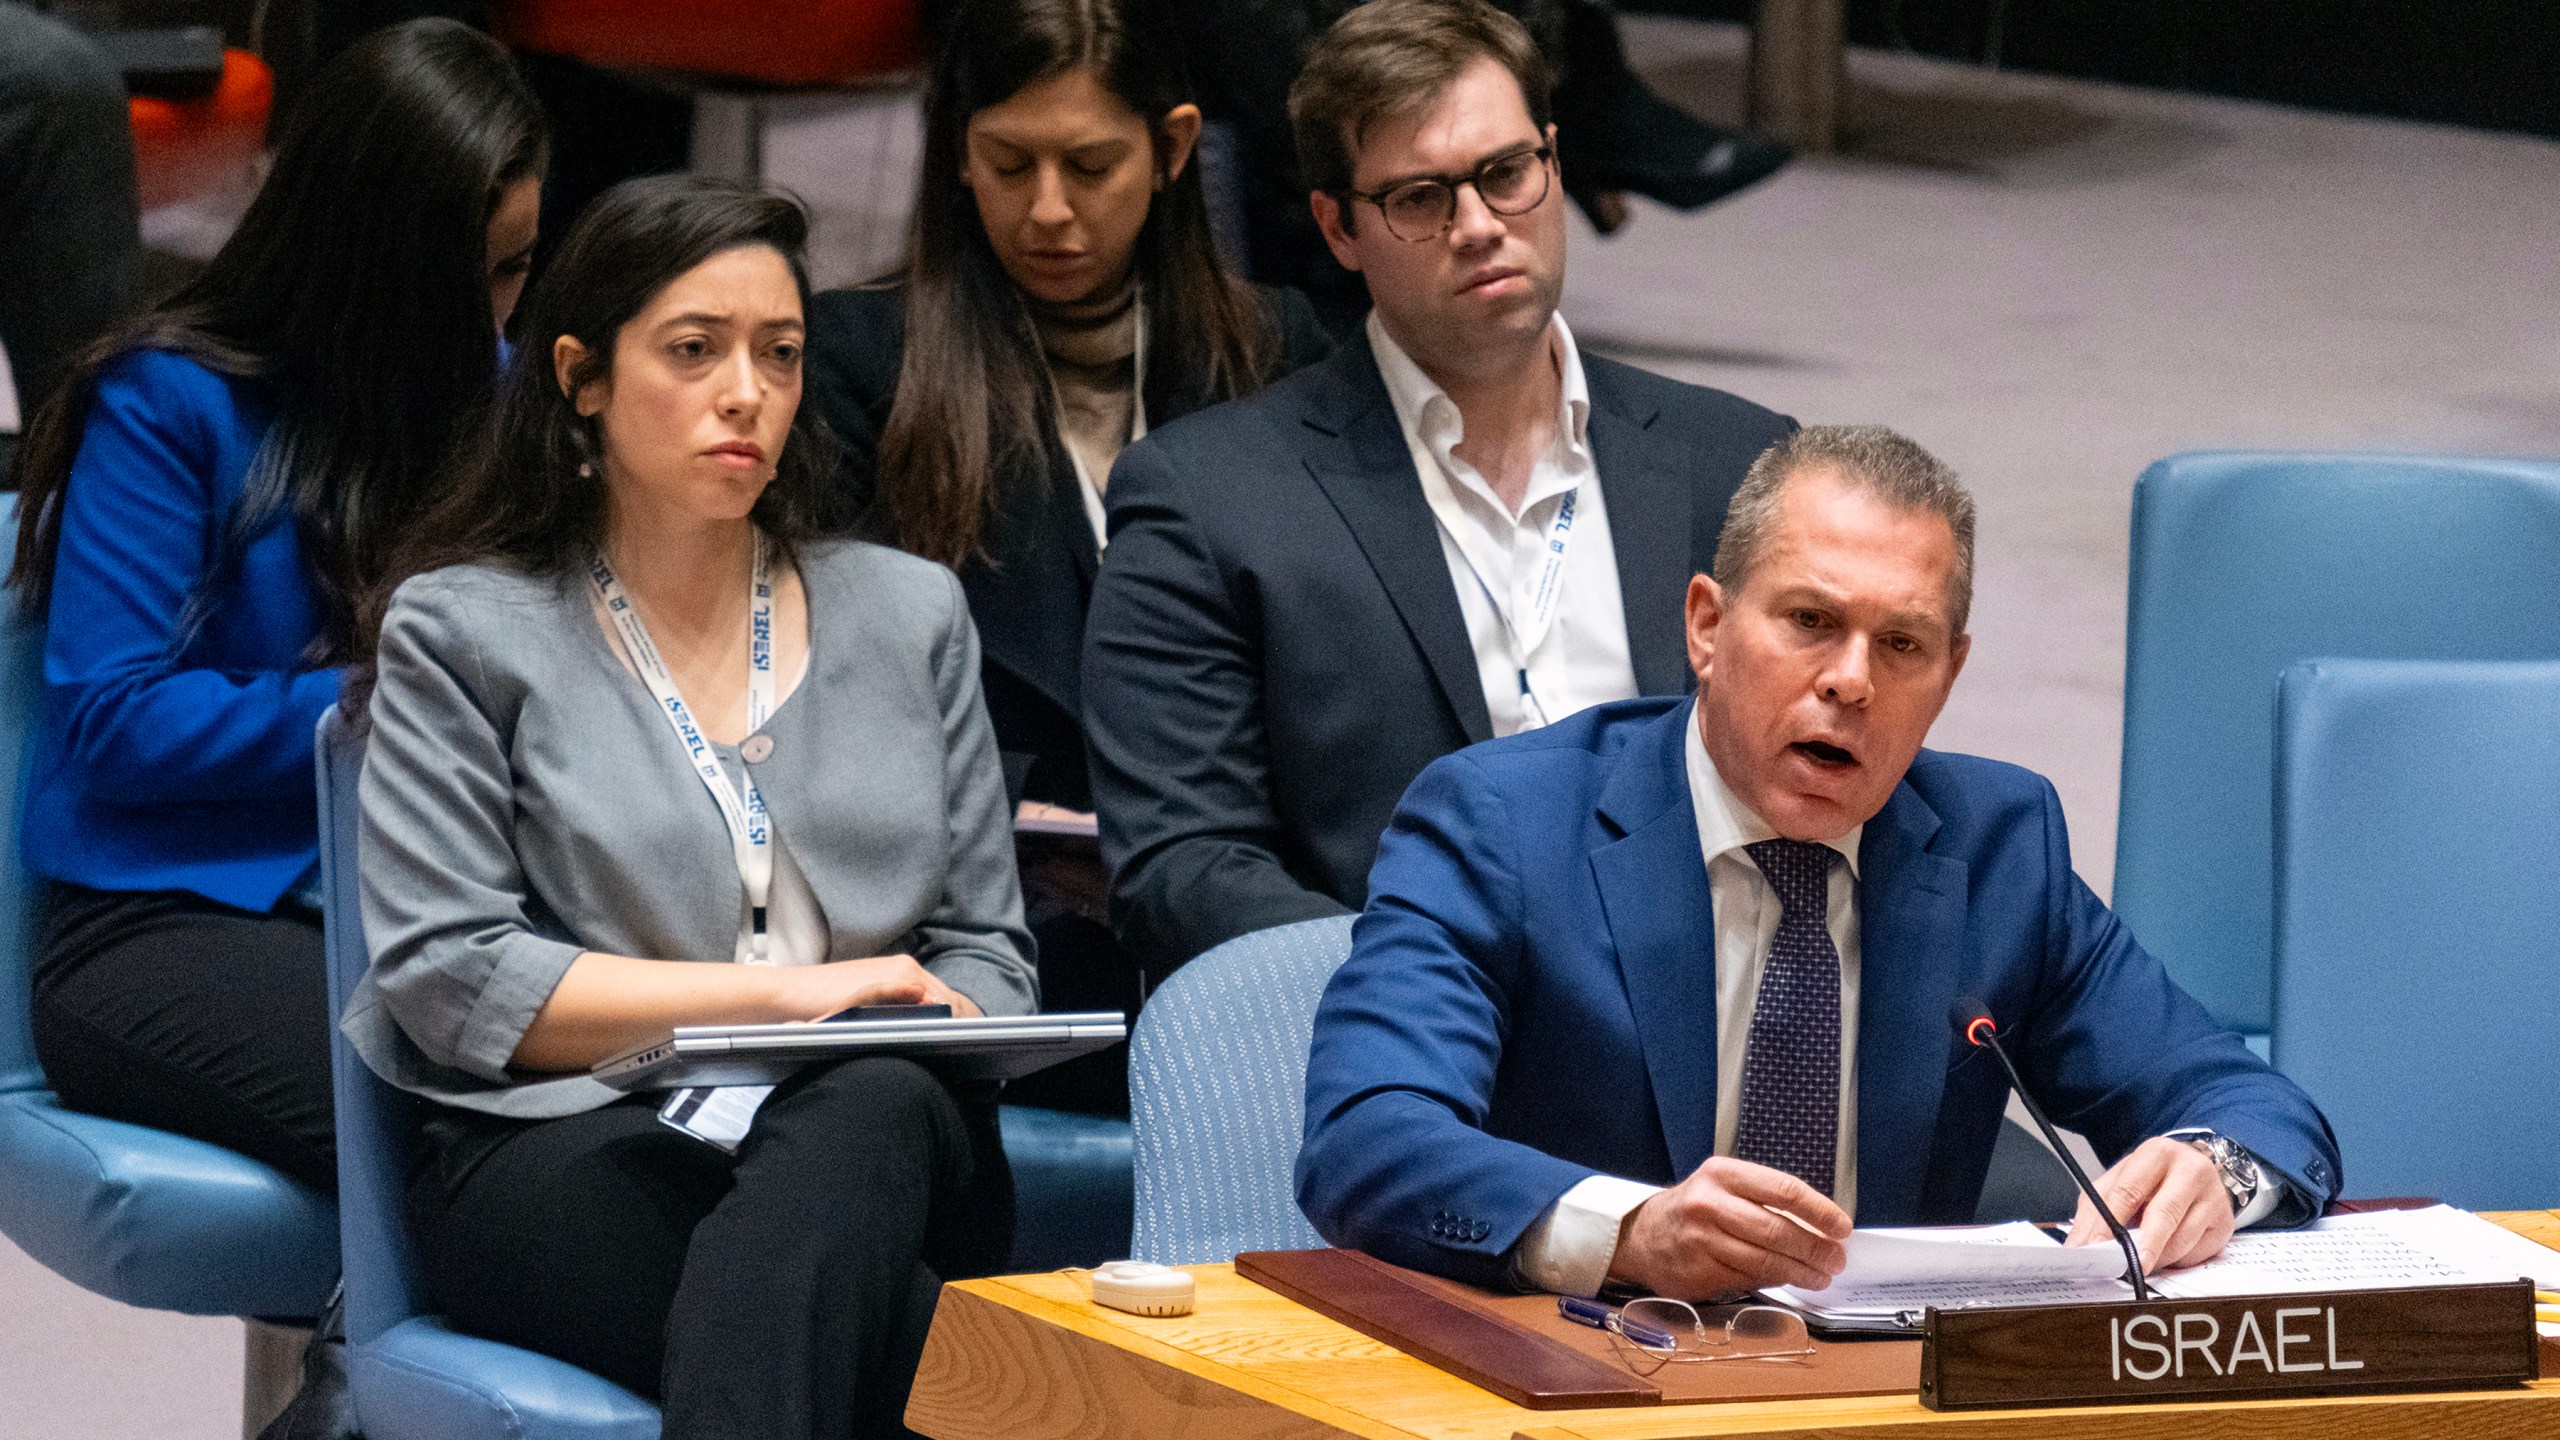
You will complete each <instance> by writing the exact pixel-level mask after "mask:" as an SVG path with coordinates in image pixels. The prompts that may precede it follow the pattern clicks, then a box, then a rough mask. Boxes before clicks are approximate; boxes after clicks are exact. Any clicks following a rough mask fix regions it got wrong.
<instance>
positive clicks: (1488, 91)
mask: <svg viewBox="0 0 2560 1440" xmlns="http://www.w3.org/2000/svg"><path fill="white" fill-rule="evenodd" d="M1547 95H1548V78H1547V74H1546V70H1545V68H1544V64H1543V62H1542V61H1541V60H1540V59H1539V57H1538V52H1537V49H1536V47H1535V46H1534V45H1533V44H1532V43H1531V40H1530V37H1529V35H1528V34H1527V32H1526V31H1525V30H1523V29H1522V28H1521V26H1520V25H1519V24H1518V22H1516V21H1514V20H1512V19H1511V18H1510V17H1508V16H1506V15H1504V14H1503V13H1502V12H1500V11H1499V10H1496V9H1495V8H1494V7H1492V6H1491V5H1489V4H1486V3H1484V0H1374V3H1371V4H1368V5H1364V6H1362V7H1360V8H1358V9H1356V10H1353V11H1351V12H1350V13H1349V14H1347V15H1345V16H1344V17H1343V18H1342V19H1341V20H1339V21H1338V22H1336V23H1335V24H1334V26H1333V27H1332V28H1331V29H1329V30H1328V31H1327V32H1326V33H1325V35H1324V36H1323V37H1322V38H1321V39H1320V40H1319V41H1318V42H1317V44H1316V45H1315V47H1314V49H1313V51H1312V52H1311V53H1310V55H1309V58H1308V60H1307V64H1306V68H1305V70H1304V71H1303V72H1302V73H1301V74H1300V76H1299V78H1298V81H1297V84H1296V86H1295V87H1294V88H1293V90H1292V91H1291V96H1290V114H1291V118H1292V121H1293V123H1294V125H1295V127H1296V130H1297V135H1298V146H1299V150H1300V156H1301V162H1302V165H1303V167H1304V169H1305V170H1306V172H1307V179H1308V181H1309V183H1310V184H1311V185H1312V187H1313V194H1312V195H1311V197H1310V201H1311V204H1312V205H1313V207H1314V211H1315V215H1316V219H1317V221H1318V223H1319V225H1320V226H1321V227H1322V229H1323V231H1324V234H1325V238H1326V242H1327V244H1328V245H1330V246H1331V247H1332V250H1333V252H1334V254H1335V256H1336V257H1337V258H1339V259H1340V260H1341V261H1342V263H1343V264H1344V266H1346V267H1347V268H1349V269H1352V270H1355V271H1357V272H1359V273H1360V274H1361V275H1362V276H1363V278H1364V279H1365V280H1366V282H1367V284H1368V288H1369V293H1370V297H1371V300H1372V303H1373V307H1374V308H1373V309H1372V311H1371V314H1370V316H1369V319H1368V321H1367V324H1366V327H1365V335H1364V337H1363V338H1362V339H1361V340H1359V341H1355V342H1354V343H1351V344H1348V345H1345V346H1343V347H1341V348H1340V349H1339V350H1337V351H1336V352H1335V354H1334V356H1333V358H1331V359H1329V360H1327V361H1326V362H1324V363H1323V364H1320V365H1317V366H1314V367H1311V368H1310V369H1308V370H1305V371H1302V372H1300V373H1299V374H1297V375H1295V376H1292V377H1291V378H1289V379H1288V380H1285V381H1282V382H1280V383H1279V384H1276V385H1274V386H1272V387H1271V388H1270V389H1268V390H1266V391H1264V392H1262V393H1261V394H1260V395H1258V396H1254V397H1251V398H1248V399H1245V400H1241V401H1237V402H1235V403H1233V404H1230V405H1225V406H1220V407H1217V408H1215V409H1212V410H1208V411H1204V412H1201V413H1200V414H1198V415H1195V416H1192V417H1190V418H1188V419H1186V420H1183V421H1178V422H1175V423H1174V424H1171V425H1167V426H1165V427H1164V428H1163V429H1161V430H1158V431H1156V432H1155V433H1153V434H1151V435H1149V436H1148V437H1147V438H1146V439H1145V440H1143V441H1140V442H1137V443H1135V444H1133V445H1131V446H1130V447H1129V448H1128V449H1127V450H1126V451H1124V452H1122V455H1121V458H1120V461H1119V463H1118V464H1117V465H1116V466H1115V467H1114V468H1113V471H1112V477H1111V482H1110V485H1109V494H1108V504H1109V509H1110V537H1111V538H1110V542H1109V545H1108V548H1107V550H1106V552H1105V555H1104V560H1103V567H1102V572H1101V575H1100V578H1099V579H1098V581H1097V582H1096V584H1095V587H1094V595H1093V601H1092V608H1091V610H1090V611H1089V613H1088V618H1087V621H1086V631H1085V633H1086V642H1085V662H1084V669H1083V678H1082V683H1083V706H1084V712H1085V717H1086V727H1087V737H1088V741H1089V743H1090V745H1091V748H1092V759H1093V777H1094V791H1095V798H1096V801H1097V809H1098V810H1099V812H1100V820H1101V831H1102V844H1103V850H1104V858H1105V860H1106V861H1107V862H1108V863H1109V864H1110V865H1111V867H1112V869H1113V870H1114V872H1115V873H1114V880H1113V890H1112V914H1113V920H1114V924H1115V927H1116V928H1117V929H1118V931H1119V932H1120V937H1121V940H1122V943H1123V944H1124V945H1126V946H1128V947H1129V948H1130V949H1131V950H1132V952H1133V953H1135V954H1137V955H1138V956H1139V957H1140V959H1141V963H1144V964H1146V965H1148V966H1149V967H1150V968H1152V969H1155V970H1156V971H1158V972H1159V973H1161V972H1162V971H1164V970H1167V969H1170V968H1171V967H1173V966H1176V965H1179V964H1181V963H1183V962H1184V961H1187V960H1189V959H1190V958H1191V957H1192V956H1194V955H1197V954H1199V953H1200V952H1201V951H1203V950H1206V949H1208V948H1209V947H1211V946H1212V945H1215V944H1217V943H1219V942H1221V941H1223V940H1227V939H1230V938H1232V937H1234V936H1237V935H1241V934H1244V933H1246V932H1248V931H1252V930H1258V929H1262V928H1265V927H1268V926H1273V925H1280V924H1286V923H1289V922H1292V921H1299V920H1308V919H1314V918H1318V917H1322V916H1326V915H1339V914H1342V913H1344V912H1346V911H1348V910H1351V909H1355V908H1357V907H1358V906H1359V905H1360V904H1361V903H1362V900H1363V899H1364V897H1365V896H1366V894H1367V885H1366V879H1367V874H1368V870H1369V863H1370V861H1371V859H1372V858H1373V857H1374V855H1375V853H1376V849H1377V841H1378V834H1379V831H1380V830H1381V829H1382V828H1383V827H1384V826H1385V824H1386V822H1387V818H1388V816H1389V815H1390V814H1391V813H1392V812H1393V810H1394V807H1395V802H1396V798H1397V796H1399V795H1400V794H1402V793H1403V791H1404V788H1405V786H1406V785H1407V784H1408V783H1410V782H1411V781H1412V779H1413V777H1414V776H1415V775H1416V774H1418V773H1420V772H1421V770H1422V768H1423V767H1424V766H1425V765H1427V764H1429V763H1430V762H1431V761H1432V760H1434V759H1436V758H1438V757H1439V756H1441V755H1445V754H1447V753H1449V752H1450V751H1452V750H1456V749H1458V748H1460V747H1462V746H1464V745H1467V744H1469V743H1471V742H1474V741H1479V740H1485V739H1489V738H1491V737H1493V736H1496V735H1510V734H1515V733H1517V732H1519V731H1522V730H1526V729H1532V728H1535V727H1537V726H1541V725H1547V724H1552V723H1554V722H1555V721H1558V720H1561V719H1563V718H1565V717H1566V716H1568V715H1571V714H1573V713H1574V712H1576V711H1579V710H1582V709H1584V708H1585V707H1588V706H1591V705H1594V704H1598V703H1601V702H1603V701H1609V700H1622V699H1627V698H1630V697H1633V696H1637V695H1662V694H1677V693H1680V692H1683V691H1685V690H1687V689H1688V688H1689V686H1690V685H1691V683H1692V681H1691V677H1690V673H1689V669H1688V663H1687V659H1686V656H1685V654H1684V652H1683V649H1682V642H1681V639H1680V634H1681V619H1680V609H1679V593H1680V587H1681V585H1682V583H1683V582H1684V581H1685V580H1686V579H1687V577H1688V576H1689V575H1690V574H1692V573H1694V572H1695V571H1696V570H1698V569H1701V568H1703V567H1704V565H1705V563H1706V561H1707V558H1708V557H1709V556H1710V555H1711V554H1712V553H1713V551H1714V548H1715V543H1716V536H1717V534H1718V533H1719V531H1720V529H1721V527H1722V525H1723V523H1724V512H1725V505H1726V502H1727V501H1728V500H1729V499H1730V498H1731V497H1732V494H1733V491H1734V487H1735V486H1736V485H1737V484H1739V483H1740V482H1741V479H1742V475H1743V472H1744V471H1745V470H1746V469H1748V468H1749V466H1750V464H1751V461H1752V459H1753V457H1755V456H1757V455H1758V454H1759V453H1760V452H1761V451H1763V450H1764V449H1766V448H1767V447H1768V446H1769V445H1770V444H1771V443H1772V442H1773V441H1775V440H1777V439H1779V438H1780V437H1781V436H1783V435H1785V434H1786V433H1787V432H1788V431H1789V430H1790V429H1791V428H1792V422H1790V421H1788V420H1787V419H1786V418H1785V417H1783V416H1780V415H1777V414H1773V413H1772V412H1770V411H1768V410H1765V409H1762V408H1761V407H1759V406H1756V405H1753V404H1751V403H1749V402H1747V401H1744V400H1741V399H1738V398H1736V397H1734V396H1731V395H1727V394H1724V393H1722V392H1720V391H1714V390H1708V389H1703V388H1700V387H1697V386H1692V385H1684V384H1680V383H1677V382H1674V381H1671V380H1667V379H1664V378H1662V377H1660V376H1655V375H1650V374H1647V373H1645V372H1643V371H1640V370H1637V369H1634V368H1632V367H1630V366H1626V365H1621V364H1617V363H1615V362H1612V361H1608V360H1605V359H1601V358H1599V357H1596V356H1586V355H1584V354H1582V353H1581V352H1580V351H1579V350H1578V349H1577V347H1576V346H1575V344H1574V337H1573V332H1572V331H1571V329H1569V328H1568V327H1567V326H1566V324H1565V323H1564V321H1563V320H1562V318H1560V317H1559V316H1557V314H1556V302H1557V299H1558V296H1559V295H1560V294H1561V293H1562V290H1563V287H1564V260H1565V220H1564V215H1565V199H1564V193H1563V188H1562V185H1561V184H1560V182H1559V177H1558V173H1557V169H1556V160H1555V138H1556V131H1555V127H1554V126H1553V125H1552V124H1551V123H1549V121H1548V119H1547V109H1548V106H1547Z"/></svg>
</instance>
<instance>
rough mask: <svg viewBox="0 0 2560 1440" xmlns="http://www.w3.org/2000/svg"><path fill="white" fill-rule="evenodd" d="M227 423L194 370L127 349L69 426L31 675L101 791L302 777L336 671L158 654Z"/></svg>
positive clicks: (216, 789) (183, 596) (258, 793)
mask: <svg viewBox="0 0 2560 1440" xmlns="http://www.w3.org/2000/svg"><path fill="white" fill-rule="evenodd" d="M236 424H237V417H236V416H235V415H234V414H233V413H232V411H231V407H230V398H229V396H228V395H227V394H226V393H225V390H224V387H223V386H222V384H221V382H220V381H218V380H215V379H214V378H213V377H212V376H211V375H210V374H209V373H207V372H205V371H203V370H201V369H199V368H197V367H196V366H194V365H192V364H190V363H189V362H185V361H180V360H177V359H174V358H172V357H143V359H142V361H140V362H138V363H134V364H129V365H128V366H126V367H124V368H123V369H121V370H120V371H117V372H114V373H111V375H110V376H109V378H108V379H106V380H104V381H102V382H101V383H100V385H99V387H98V393H97V397H96V400H95V403H94V404H93V406H92V408H91V410H90V413H89V420H88V425H87V428H86V429H85V430H84V431H83V432H82V434H81V439H80V451H79V455H78V456H77V458H76V459H75V460H74V461H73V463H72V470H71V477H70V483H69V485H68V486H67V487H66V488H65V490H64V494H63V516H62V543H61V548H60V550H59V552H58V556H57V559H56V561H55V565H54V576H53V594H52V597H51V607H50V612H49V613H50V618H49V619H48V620H47V623H46V627H45V649H44V673H45V685H46V688H47V690H48V691H49V692H50V693H51V696H52V701H53V703H54V705H55V706H56V707H58V713H59V715H60V717H61V720H62V726H61V733H62V735H63V737H64V740H65V743H66V744H67V746H68V748H69V751H70V755H69V756H68V759H69V762H70V764H71V765H72V766H73V767H75V768H76V769H77V770H78V771H79V772H81V773H83V774H85V775H86V776H87V777H89V782H90V788H91V789H92V790H93V791H94V792H95V793H96V794H97V795H98V796H99V798H101V799H105V800H108V801H110V802H116V803H124V804H150V803H171V802H174V803H190V802H194V803H201V802H206V801H223V800H236V799H245V798H251V797H269V796H290V795H296V794H307V793H309V791H310V790H311V787H312V783H313V782H312V768H311V767H312V732H313V727H314V726H315V725H316V724H317V723H318V721H319V718H320V713H321V712H322V711H324V710H326V709H327V708H328V707H329V705H330V704H331V703H332V702H334V701H335V700H336V699H337V696H338V684H339V678H340V677H339V672H338V671H336V670H334V669H331V670H296V669H282V668H279V669H272V670H265V669H260V670H214V669H195V668H183V667H181V666H180V665H179V664H178V663H177V661H176V658H175V657H173V656H172V654H171V642H172V640H173V639H174V637H175V636H176V633H177V628H178V622H179V617H180V615H181V613H182V612H183V611H184V610H185V608H186V603H187V597H188V596H189V595H191V594H193V593H194V592H195V589H196V587H197V586H198V585H199V584H200V583H202V581H203V578H204V571H205V567H206V565H207V563H208V561H209V560H210V559H211V557H212V554H213V551H214V548H215V544H216V540H217V537H218V535H219V533H220V528H221V526H222V524H223V523H224V521H225V519H226V516H225V515H224V514H223V512H222V507H221V502H220V501H219V499H218V496H219V494H220V492H221V490H222V488H223V487H222V486H221V485H220V484H219V483H218V481H219V478H220V477H219V476H218V475H217V474H216V467H217V465H218V464H219V463H220V461H221V458H222V456H221V450H222V438H223V437H222V434H221V432H222V430H223V428H224V427H226V426H231V425H236ZM249 444H250V446H251V448H253V449H254V445H255V441H254V438H252V439H250V441H249ZM286 523H290V522H286Z"/></svg>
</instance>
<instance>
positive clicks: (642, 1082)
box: [593, 1010, 1129, 1090]
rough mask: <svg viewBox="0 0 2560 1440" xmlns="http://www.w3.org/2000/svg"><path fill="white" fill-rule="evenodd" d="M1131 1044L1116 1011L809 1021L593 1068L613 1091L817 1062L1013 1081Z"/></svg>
mask: <svg viewBox="0 0 2560 1440" xmlns="http://www.w3.org/2000/svg"><path fill="white" fill-rule="evenodd" d="M1128 1038H1129V1022H1128V1020H1127V1019H1126V1018H1124V1017H1123V1016H1122V1015H1121V1014H1120V1013H1119V1012H1118V1011H1116V1010H1097V1011H1092V1012H1088V1013H1081V1014H1067V1015H1007V1016H1003V1017H1001V1018H998V1019H992V1020H990V1019H975V1020H959V1019H935V1020H821V1021H819V1022H817V1023H815V1024H807V1025H684V1026H679V1027H677V1028H676V1029H675V1030H673V1031H671V1032H670V1033H669V1034H667V1036H666V1037H665V1038H663V1039H659V1040H653V1041H650V1042H649V1043H648V1044H645V1045H637V1046H634V1047H632V1048H631V1049H629V1050H625V1051H623V1052H622V1053H621V1054H619V1055H616V1056H614V1057H613V1058H612V1059H610V1060H606V1061H603V1062H601V1063H599V1064H598V1065H597V1066H596V1067H595V1070H594V1072H593V1073H594V1075H595V1078H597V1079H598V1080H601V1081H603V1082H604V1083H606V1084H607V1085H610V1086H612V1087H613V1088H614V1089H616V1090H674V1089H680V1088H682V1087H684V1086H688V1085H774V1084H779V1083H780V1082H781V1081H782V1080H783V1079H784V1078H786V1077H787V1076H789V1075H790V1074H791V1073H792V1072H793V1071H795V1070H798V1069H800V1068H801V1067H802V1066H804V1065H812V1064H815V1063H817V1062H819V1061H821V1060H844V1059H850V1058H851V1057H853V1056H856V1055H867V1054H881V1055H906V1056H911V1057H913V1058H914V1059H916V1060H919V1061H922V1062H923V1063H925V1064H927V1065H929V1066H931V1067H932V1068H933V1069H934V1070H936V1071H937V1072H939V1073H941V1074H943V1075H945V1076H948V1077H950V1078H952V1079H955V1080H1016V1079H1020V1078H1021V1077H1023V1076H1025V1075H1028V1074H1030V1073H1031V1072H1033V1071H1035V1070H1045V1069H1047V1068H1048V1067H1050V1066H1052V1065H1055V1064H1057V1063H1058V1062H1059V1061H1061V1060H1072V1059H1074V1058H1075V1057H1077V1056H1079V1055H1087V1054H1091V1053H1092V1052H1094V1051H1096V1050H1100V1049H1103V1048H1104V1047H1106V1046H1110V1045H1116V1044H1118V1043H1120V1042H1121V1041H1123V1040H1126V1039H1128Z"/></svg>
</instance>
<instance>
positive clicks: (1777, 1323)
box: [1556, 1295, 1814, 1375]
mask: <svg viewBox="0 0 2560 1440" xmlns="http://www.w3.org/2000/svg"><path fill="white" fill-rule="evenodd" d="M1556 1313H1557V1314H1559V1315H1562V1316H1563V1317H1564V1318H1566V1319H1567V1320H1570V1321H1572V1322H1574V1323H1575V1324H1577V1325H1588V1326H1590V1327H1591V1328H1592V1329H1594V1330H1605V1331H1607V1332H1609V1337H1610V1339H1611V1341H1612V1342H1613V1343H1615V1344H1616V1346H1617V1347H1618V1348H1619V1349H1620V1350H1621V1351H1622V1352H1624V1353H1623V1354H1622V1358H1624V1359H1625V1360H1626V1362H1627V1364H1628V1365H1629V1366H1630V1367H1631V1368H1633V1369H1634V1370H1635V1371H1636V1372H1637V1373H1638V1374H1644V1375H1650V1374H1652V1373H1653V1372H1654V1371H1655V1370H1658V1369H1660V1368H1662V1367H1663V1366H1665V1365H1691V1364H1701V1363H1704V1362H1706V1361H1710V1360H1760V1361H1770V1362H1776V1363H1781V1364H1802V1363H1803V1362H1804V1360H1805V1358H1806V1357H1807V1356H1810V1355H1811V1354H1813V1351H1814V1346H1813V1336H1812V1334H1811V1333H1810V1332H1808V1331H1807V1330H1806V1329H1805V1326H1804V1317H1803V1316H1801V1315H1798V1314H1797V1313H1795V1312H1794V1311H1792V1310H1782V1309H1780V1308H1778V1307H1777V1306H1775V1305H1718V1306H1710V1307H1709V1308H1708V1309H1707V1310H1705V1311H1704V1312H1701V1311H1700V1310H1699V1309H1698V1308H1697V1307H1696V1306H1694V1305H1691V1304H1690V1303H1689V1302H1688V1301H1686V1300H1665V1299H1662V1298H1660V1297H1657V1296H1647V1297H1645V1298H1643V1299H1641V1300H1630V1301H1628V1302H1627V1303H1625V1304H1624V1305H1610V1304H1607V1303H1605V1302H1603V1301H1599V1300H1584V1299H1581V1298H1579V1297H1577V1296H1573V1295H1559V1296H1557V1297H1556Z"/></svg>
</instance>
